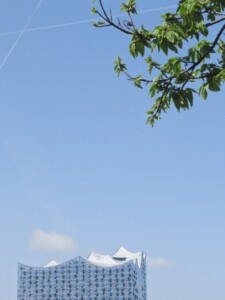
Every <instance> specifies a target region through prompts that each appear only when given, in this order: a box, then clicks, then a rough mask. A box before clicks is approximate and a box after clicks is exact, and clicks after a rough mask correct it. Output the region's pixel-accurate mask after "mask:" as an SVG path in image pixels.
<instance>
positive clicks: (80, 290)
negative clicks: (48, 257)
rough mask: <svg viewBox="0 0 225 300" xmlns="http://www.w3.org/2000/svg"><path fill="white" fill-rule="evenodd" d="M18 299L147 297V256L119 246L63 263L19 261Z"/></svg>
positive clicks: (124, 299)
mask: <svg viewBox="0 0 225 300" xmlns="http://www.w3.org/2000/svg"><path fill="white" fill-rule="evenodd" d="M17 299H18V300H78V299H79V300H146V299H147V298H146V259H145V255H144V254H143V253H142V252H138V253H131V252H128V251H127V250H126V249H124V248H123V247H121V248H120V249H119V250H118V251H117V252H116V253H115V254H114V256H112V257H109V256H104V255H101V254H97V253H93V252H92V253H91V254H90V255H89V257H88V259H87V260H85V259H84V258H82V257H77V258H75V259H72V260H70V261H68V262H65V263H62V264H55V265H52V264H51V263H50V264H49V265H46V266H44V267H40V268H37V267H29V266H25V265H23V264H19V268H18V297H17Z"/></svg>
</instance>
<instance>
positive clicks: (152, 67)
mask: <svg viewBox="0 0 225 300" xmlns="http://www.w3.org/2000/svg"><path fill="white" fill-rule="evenodd" d="M97 2H98V7H97V8H96V7H94V8H93V9H92V12H93V13H94V14H97V15H98V16H99V17H100V18H101V21H100V22H97V23H95V24H94V25H95V26H96V27H107V26H112V27H114V28H116V29H117V30H119V31H121V32H122V33H124V34H128V35H130V37H131V39H130V43H129V52H130V54H131V56H132V57H133V58H134V59H136V58H137V57H138V56H140V57H142V58H143V62H144V63H145V65H146V67H147V70H148V76H147V77H144V76H143V75H137V76H132V75H131V74H129V72H128V70H127V66H126V64H125V63H123V62H122V59H121V58H120V57H118V58H117V60H116V61H115V72H116V73H117V74H118V75H120V73H124V74H125V75H126V76H127V77H128V79H129V80H131V81H133V83H134V85H135V86H136V87H138V88H142V87H143V86H147V87H148V93H149V96H150V98H152V99H154V100H153V101H154V103H153V105H152V107H151V109H150V110H149V111H148V112H147V114H148V119H147V123H149V124H151V125H152V126H153V125H154V122H155V120H159V119H160V118H161V115H162V112H166V111H167V110H168V109H169V108H170V107H171V105H174V106H175V108H176V109H177V111H180V110H186V109H189V108H190V107H192V106H193V103H194V96H195V95H199V96H201V97H202V98H203V99H206V98H207V96H208V91H209V90H210V91H213V92H218V91H220V88H221V85H222V83H223V82H224V81H225V43H224V41H223V39H222V36H223V34H224V30H225V13H224V9H225V0H180V1H179V2H178V6H177V10H176V11H175V12H173V13H172V12H168V13H166V14H163V15H161V18H162V23H161V24H160V25H159V26H156V27H155V28H153V29H151V30H149V29H146V26H144V24H143V25H141V26H139V27H138V26H136V25H135V22H134V20H133V16H134V15H136V14H137V13H138V10H137V1H136V0H128V1H127V2H126V3H122V4H121V10H122V11H123V12H125V13H126V14H127V17H126V18H124V19H123V20H121V19H120V18H117V19H115V18H113V16H112V13H111V12H106V10H105V7H104V5H103V2H102V0H98V1H97ZM215 26H217V27H216V30H217V34H216V36H215V37H214V39H213V40H210V39H209V38H208V37H209V35H210V32H211V29H212V28H213V27H215ZM210 36H211V35H210ZM187 43H188V45H189V43H190V45H191V46H190V47H189V48H188V47H184V44H187ZM186 48H187V50H186V53H184V50H185V49H186ZM157 52H162V53H163V54H164V55H165V57H167V60H166V62H165V63H164V64H162V63H161V62H160V61H157V60H156V59H155V56H156V55H155V53H157ZM181 54H182V55H181ZM156 57H157V56H156ZM196 83H197V84H196ZM196 86H197V88H196Z"/></svg>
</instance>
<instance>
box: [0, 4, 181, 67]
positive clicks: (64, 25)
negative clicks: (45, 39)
mask: <svg viewBox="0 0 225 300" xmlns="http://www.w3.org/2000/svg"><path fill="white" fill-rule="evenodd" d="M175 7H177V6H175V5H171V6H165V7H158V8H150V9H146V10H140V11H139V12H138V14H146V13H150V12H155V11H162V10H166V9H171V8H175ZM36 11H37V10H36ZM123 16H126V14H118V15H114V17H123ZM32 18H33V17H32ZM31 20H32V19H31ZM31 20H30V21H29V24H30V22H31ZM99 20H100V19H88V20H81V21H75V22H69V23H60V24H53V25H47V26H40V27H31V28H27V27H28V26H29V24H28V25H27V26H25V29H23V30H14V31H9V32H3V33H0V37H4V36H9V35H14V34H18V33H19V34H21V36H22V35H23V34H24V33H29V32H34V31H42V30H49V29H56V28H62V27H69V26H75V25H81V24H86V23H91V22H96V21H99ZM21 36H19V37H18V38H17V39H20V38H21ZM10 54H11V53H10ZM0 68H1V67H0Z"/></svg>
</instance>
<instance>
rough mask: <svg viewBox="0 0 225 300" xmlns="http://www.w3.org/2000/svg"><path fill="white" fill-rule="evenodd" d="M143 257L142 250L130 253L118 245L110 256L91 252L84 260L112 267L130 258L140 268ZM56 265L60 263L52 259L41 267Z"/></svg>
mask: <svg viewBox="0 0 225 300" xmlns="http://www.w3.org/2000/svg"><path fill="white" fill-rule="evenodd" d="M143 259H145V256H144V254H143V252H137V253H132V252H129V251H128V250H126V249H125V248H124V247H120V248H119V250H118V251H117V252H116V253H115V254H114V255H112V256H110V255H103V254H100V253H96V252H91V253H90V254H89V256H88V258H87V260H86V261H87V262H89V263H92V264H95V265H97V266H101V267H113V266H118V265H122V264H124V263H127V262H128V261H131V260H132V261H133V263H134V264H137V265H138V266H139V268H140V267H141V265H142V260H143ZM58 265H60V263H58V262H57V261H55V260H52V261H50V262H48V263H47V264H46V265H44V266H43V268H48V267H55V266H58Z"/></svg>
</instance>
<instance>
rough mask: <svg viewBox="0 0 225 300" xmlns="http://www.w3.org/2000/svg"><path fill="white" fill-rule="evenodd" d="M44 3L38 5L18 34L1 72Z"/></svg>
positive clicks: (4, 60)
mask: <svg viewBox="0 0 225 300" xmlns="http://www.w3.org/2000/svg"><path fill="white" fill-rule="evenodd" d="M42 1H43V0H40V1H39V2H38V4H37V5H36V7H35V8H34V10H33V12H32V14H31V16H30V17H29V19H28V21H27V22H26V24H25V26H24V28H23V29H22V30H21V31H19V32H17V33H19V35H18V37H17V39H16V40H15V42H14V43H13V45H12V47H11V48H10V49H9V51H8V52H7V54H6V56H5V57H4V59H3V61H2V63H1V65H0V70H1V69H2V68H3V67H4V65H5V63H6V62H7V60H8V59H9V57H10V55H11V54H12V52H13V51H14V50H15V48H16V46H17V44H18V43H19V41H20V39H21V37H22V36H23V34H24V33H25V32H26V30H27V28H28V26H29V25H30V23H31V21H32V19H33V17H34V15H35V14H36V12H37V11H38V9H39V7H40V5H41V3H42Z"/></svg>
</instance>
